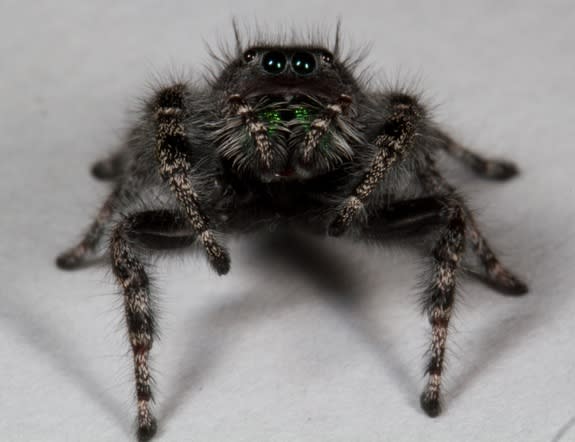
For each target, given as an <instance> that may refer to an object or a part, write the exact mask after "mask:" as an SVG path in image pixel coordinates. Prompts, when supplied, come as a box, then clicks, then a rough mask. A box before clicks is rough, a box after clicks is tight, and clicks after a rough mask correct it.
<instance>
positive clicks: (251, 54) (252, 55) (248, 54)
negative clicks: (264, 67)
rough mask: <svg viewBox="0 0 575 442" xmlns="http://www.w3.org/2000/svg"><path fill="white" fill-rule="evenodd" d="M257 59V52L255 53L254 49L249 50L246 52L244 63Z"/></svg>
mask: <svg viewBox="0 0 575 442" xmlns="http://www.w3.org/2000/svg"><path fill="white" fill-rule="evenodd" d="M255 58H256V51H254V50H253V49H248V50H247V51H246V52H244V61H246V62H248V63H249V62H250V61H254V59H255Z"/></svg>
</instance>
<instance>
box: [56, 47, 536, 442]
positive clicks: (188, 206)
mask: <svg viewBox="0 0 575 442" xmlns="http://www.w3.org/2000/svg"><path fill="white" fill-rule="evenodd" d="M336 41H339V39H336ZM328 46H329V45H325V44H315V43H313V44H312V43H310V44H292V43H290V44H285V43H278V44H273V43H270V42H269V41H268V42H264V43H262V42H256V43H254V44H250V45H247V46H246V47H244V45H242V44H241V42H240V41H239V39H238V41H237V48H236V50H235V51H234V53H233V54H231V55H228V56H225V57H223V58H221V59H220V61H222V62H223V66H222V67H221V69H219V70H218V71H217V72H216V75H215V76H214V78H213V80H212V81H207V82H206V83H205V84H204V85H193V84H192V83H191V82H188V81H180V82H174V83H172V84H167V85H163V86H162V87H159V88H157V90H156V91H155V92H154V94H153V95H152V96H151V97H150V98H149V99H148V100H147V101H146V104H145V106H144V107H143V109H142V112H141V115H140V116H139V119H138V121H137V123H136V124H135V125H134V127H133V128H132V129H131V130H130V132H129V136H128V137H127V139H126V141H125V143H124V145H123V146H122V148H121V149H120V150H119V151H118V152H117V153H116V154H115V155H113V156H112V157H110V158H108V159H106V160H104V161H101V162H99V163H98V164H97V165H96V166H95V167H94V169H93V173H94V174H95V175H96V176H97V177H98V178H102V179H113V180H115V187H114V190H113V192H112V193H111V195H110V196H109V198H108V199H107V200H106V202H105V203H104V205H103V207H102V208H101V209H100V212H99V214H98V216H97V217H96V219H95V220H94V222H93V223H92V225H91V226H90V228H89V229H88V232H87V233H86V235H85V236H84V238H83V239H82V241H81V242H80V243H79V244H78V245H76V246H75V247H73V248H72V249H70V250H68V251H66V252H65V253H63V254H62V255H60V256H59V257H58V260H57V263H58V265H59V266H60V267H61V268H65V269H71V268H78V267H80V266H81V265H82V263H83V262H84V261H85V260H86V257H88V256H90V254H91V253H92V252H94V251H96V250H97V247H98V245H99V244H100V243H101V238H102V237H103V236H104V234H105V233H106V232H107V233H108V234H109V238H110V241H109V253H110V258H111V267H112V270H113V273H114V275H115V277H116V279H117V282H118V284H119V286H120V287H121V289H122V292H123V296H124V307H125V314H126V320H127V321H126V322H127V326H128V332H129V339H130V344H131V347H132V351H133V355H134V367H135V379H136V393H137V399H138V434H139V437H140V439H141V440H147V439H148V438H150V437H151V436H152V435H153V434H154V433H155V431H156V423H155V420H154V418H153V415H152V413H151V410H150V400H151V397H152V390H151V386H150V374H149V367H148V357H149V352H150V350H151V347H152V342H153V339H154V334H155V320H154V318H155V314H154V310H153V306H152V304H151V302H150V289H151V287H150V283H149V277H148V272H149V269H148V266H147V264H146V263H147V259H146V258H147V255H148V254H151V253H153V251H154V250H156V249H173V248H176V249H177V248H184V247H189V246H193V245H195V246H198V247H200V248H202V249H203V250H204V251H205V253H206V256H207V258H208V260H209V262H210V264H211V265H212V267H213V268H214V270H216V272H218V273H219V274H222V275H223V274H225V273H227V272H228V270H229V268H230V258H229V255H228V252H227V250H226V248H225V246H224V245H223V239H224V236H223V235H225V234H234V233H235V234H239V233H243V232H246V231H250V230H257V229H258V228H260V227H262V226H266V227H268V226H269V225H270V224H281V225H282V226H283V227H284V228H288V229H295V230H300V231H306V232H310V233H313V234H323V235H329V236H340V235H344V234H345V235H348V236H349V237H351V238H356V239H369V240H371V241H376V242H384V241H385V240H386V239H390V238H392V239H393V238H400V239H402V238H410V237H413V236H416V235H419V236H427V237H428V238H429V239H430V241H423V242H420V244H432V246H431V248H430V249H429V250H428V254H429V256H430V257H431V260H430V267H429V272H428V273H427V274H426V280H425V281H424V283H425V286H426V290H425V292H424V294H423V305H424V309H425V312H426V314H427V316H428V319H429V322H430V324H431V329H432V339H431V342H430V352H429V361H428V364H427V373H428V382H427V386H426V387H425V390H424V391H423V393H422V395H421V406H422V408H423V409H424V410H425V411H426V413H427V414H429V415H430V416H437V415H438V414H439V413H440V411H441V407H440V405H441V402H440V398H441V395H440V390H441V376H442V371H443V361H444V354H445V345H446V337H447V330H448V326H449V321H450V318H451V312H452V309H453V304H454V301H455V298H456V280H457V275H458V274H459V273H461V271H462V269H463V266H462V262H463V260H464V258H465V257H466V250H468V251H469V253H470V254H474V255H475V256H476V257H477V258H478V261H479V262H480V264H481V266H482V271H483V277H484V279H485V280H486V281H487V282H489V283H490V285H492V286H493V287H495V288H498V289H499V290H501V291H505V292H509V293H514V294H522V293H525V292H526V291H527V287H526V285H525V284H524V283H522V282H521V281H520V280H519V279H518V278H516V277H515V276H514V275H513V274H512V273H511V272H509V271H508V270H507V269H506V268H505V267H504V266H503V265H502V264H501V263H500V262H499V260H498V259H497V257H496V256H495V255H494V253H493V252H492V251H491V249H490V247H489V245H488V244H487V242H486V240H485V238H484V237H483V235H482V234H481V232H480V231H479V229H478V227H477V224H476V222H475V220H474V218H473V216H472V214H471V211H470V210H469V209H468V208H467V206H466V204H465V202H464V200H463V198H462V197H461V195H460V194H459V192H457V191H456V190H455V188H454V187H453V186H452V185H451V184H449V183H448V182H447V181H446V180H445V179H444V178H443V176H442V174H441V172H440V165H441V164H440V160H441V156H440V151H443V152H446V153H448V154H451V155H453V156H454V157H456V158H458V159H460V160H461V161H462V162H463V163H464V164H466V165H467V166H469V167H470V168H471V169H472V170H473V171H474V172H475V173H476V174H478V175H479V176H481V177H484V178H489V179H496V180H505V179H508V178H511V177H512V176H514V175H515V174H516V173H517V169H516V167H515V166H514V165H513V164H512V163H509V162H505V161H493V160H488V159H485V158H482V157H481V156H479V155H477V154H475V153H473V152H472V151H470V150H468V149H466V148H465V147H463V146H461V145H460V144H458V143H457V142H455V141H454V140H453V139H452V138H451V137H450V136H449V135H447V134H446V133H445V132H444V131H443V130H442V129H441V128H439V127H438V126H437V125H436V124H435V123H434V122H433V121H432V120H431V119H430V117H429V113H428V111H427V109H426V106H425V105H424V104H422V103H421V102H420V100H419V98H418V96H417V95H414V94H412V93H409V92H408V91H406V90H402V89H394V88H389V89H378V88H375V87H368V85H367V84H366V82H365V81H360V80H359V79H358V78H357V77H356V74H355V70H354V66H355V64H354V63H352V62H349V61H346V60H349V58H342V57H341V56H340V51H339V44H338V43H336V44H335V45H334V47H333V48H332V50H329V49H327V47H328Z"/></svg>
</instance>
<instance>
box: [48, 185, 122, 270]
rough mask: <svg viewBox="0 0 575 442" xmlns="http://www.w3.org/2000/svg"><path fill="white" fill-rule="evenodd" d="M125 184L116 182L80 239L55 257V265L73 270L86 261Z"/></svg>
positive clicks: (96, 244) (103, 229)
mask: <svg viewBox="0 0 575 442" xmlns="http://www.w3.org/2000/svg"><path fill="white" fill-rule="evenodd" d="M127 187H128V186H127V185H126V184H124V183H120V184H117V185H116V187H115V188H114V190H113V191H112V193H111V194H110V195H109V196H108V198H107V199H106V201H105V202H104V204H103V205H102V207H100V210H99V211H98V214H97V215H96V218H95V219H94V221H92V224H91V225H90V227H88V230H87V231H86V233H85V234H84V237H83V238H82V240H81V241H80V242H79V243H78V244H76V245H75V246H74V247H72V248H70V249H68V250H66V251H65V252H63V253H61V254H60V255H58V257H57V258H56V265H57V266H58V267H59V268H60V269H62V270H75V269H78V268H81V267H82V265H83V264H84V263H85V262H86V258H87V257H88V256H89V255H90V254H92V253H93V252H94V251H95V250H96V248H97V247H98V245H99V243H100V240H101V239H102V236H103V234H104V231H105V230H106V226H107V225H108V223H109V222H110V219H111V218H112V216H113V215H114V213H115V208H116V204H117V202H118V201H119V200H120V199H121V198H122V195H124V193H125V191H126V189H127Z"/></svg>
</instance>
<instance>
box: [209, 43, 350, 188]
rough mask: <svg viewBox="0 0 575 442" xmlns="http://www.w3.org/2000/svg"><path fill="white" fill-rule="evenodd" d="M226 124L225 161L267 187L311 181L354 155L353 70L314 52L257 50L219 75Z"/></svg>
mask: <svg viewBox="0 0 575 442" xmlns="http://www.w3.org/2000/svg"><path fill="white" fill-rule="evenodd" d="M219 82H220V85H221V87H222V89H224V90H225V99H226V100H227V103H226V111H225V112H226V118H225V119H224V122H223V124H222V127H221V129H220V130H219V131H218V137H219V139H218V145H219V148H220V155H221V156H222V157H223V158H224V159H225V160H227V161H229V162H230V163H231V164H232V167H233V168H234V169H235V170H236V171H237V172H239V173H247V174H250V175H252V176H255V177H257V178H259V179H261V180H262V181H266V182H270V181H287V180H299V181H302V180H306V179H309V178H312V177H315V176H318V175H322V174H324V173H327V172H329V171H330V170H332V169H333V168H335V167H337V166H338V165H340V164H342V163H343V162H345V161H346V160H349V159H350V158H351V157H352V156H353V151H352V149H351V147H350V143H351V142H352V141H354V140H356V139H357V135H356V131H355V129H354V127H353V120H352V115H353V113H354V110H353V109H354V95H355V94H356V91H357V89H358V87H357V85H356V81H355V79H354V78H353V76H352V74H351V73H350V71H349V70H348V69H347V68H346V67H345V66H344V64H343V63H340V62H339V61H338V60H337V59H335V57H334V56H333V55H332V53H331V52H329V51H327V50H326V49H323V48H315V47H291V46H280V47H252V48H250V49H248V50H246V51H245V52H244V53H243V54H242V56H241V57H239V58H238V59H237V60H235V61H234V62H233V63H231V64H230V65H229V66H228V67H227V68H226V69H225V70H224V72H223V73H222V76H221V77H220V80H219Z"/></svg>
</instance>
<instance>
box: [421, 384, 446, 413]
mask: <svg viewBox="0 0 575 442" xmlns="http://www.w3.org/2000/svg"><path fill="white" fill-rule="evenodd" d="M419 404H420V406H421V408H422V409H423V411H425V414H427V415H428V416H429V417H437V416H439V415H440V414H441V401H440V399H439V394H438V393H434V392H430V391H427V390H426V391H424V392H423V393H421V396H420V398H419Z"/></svg>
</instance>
